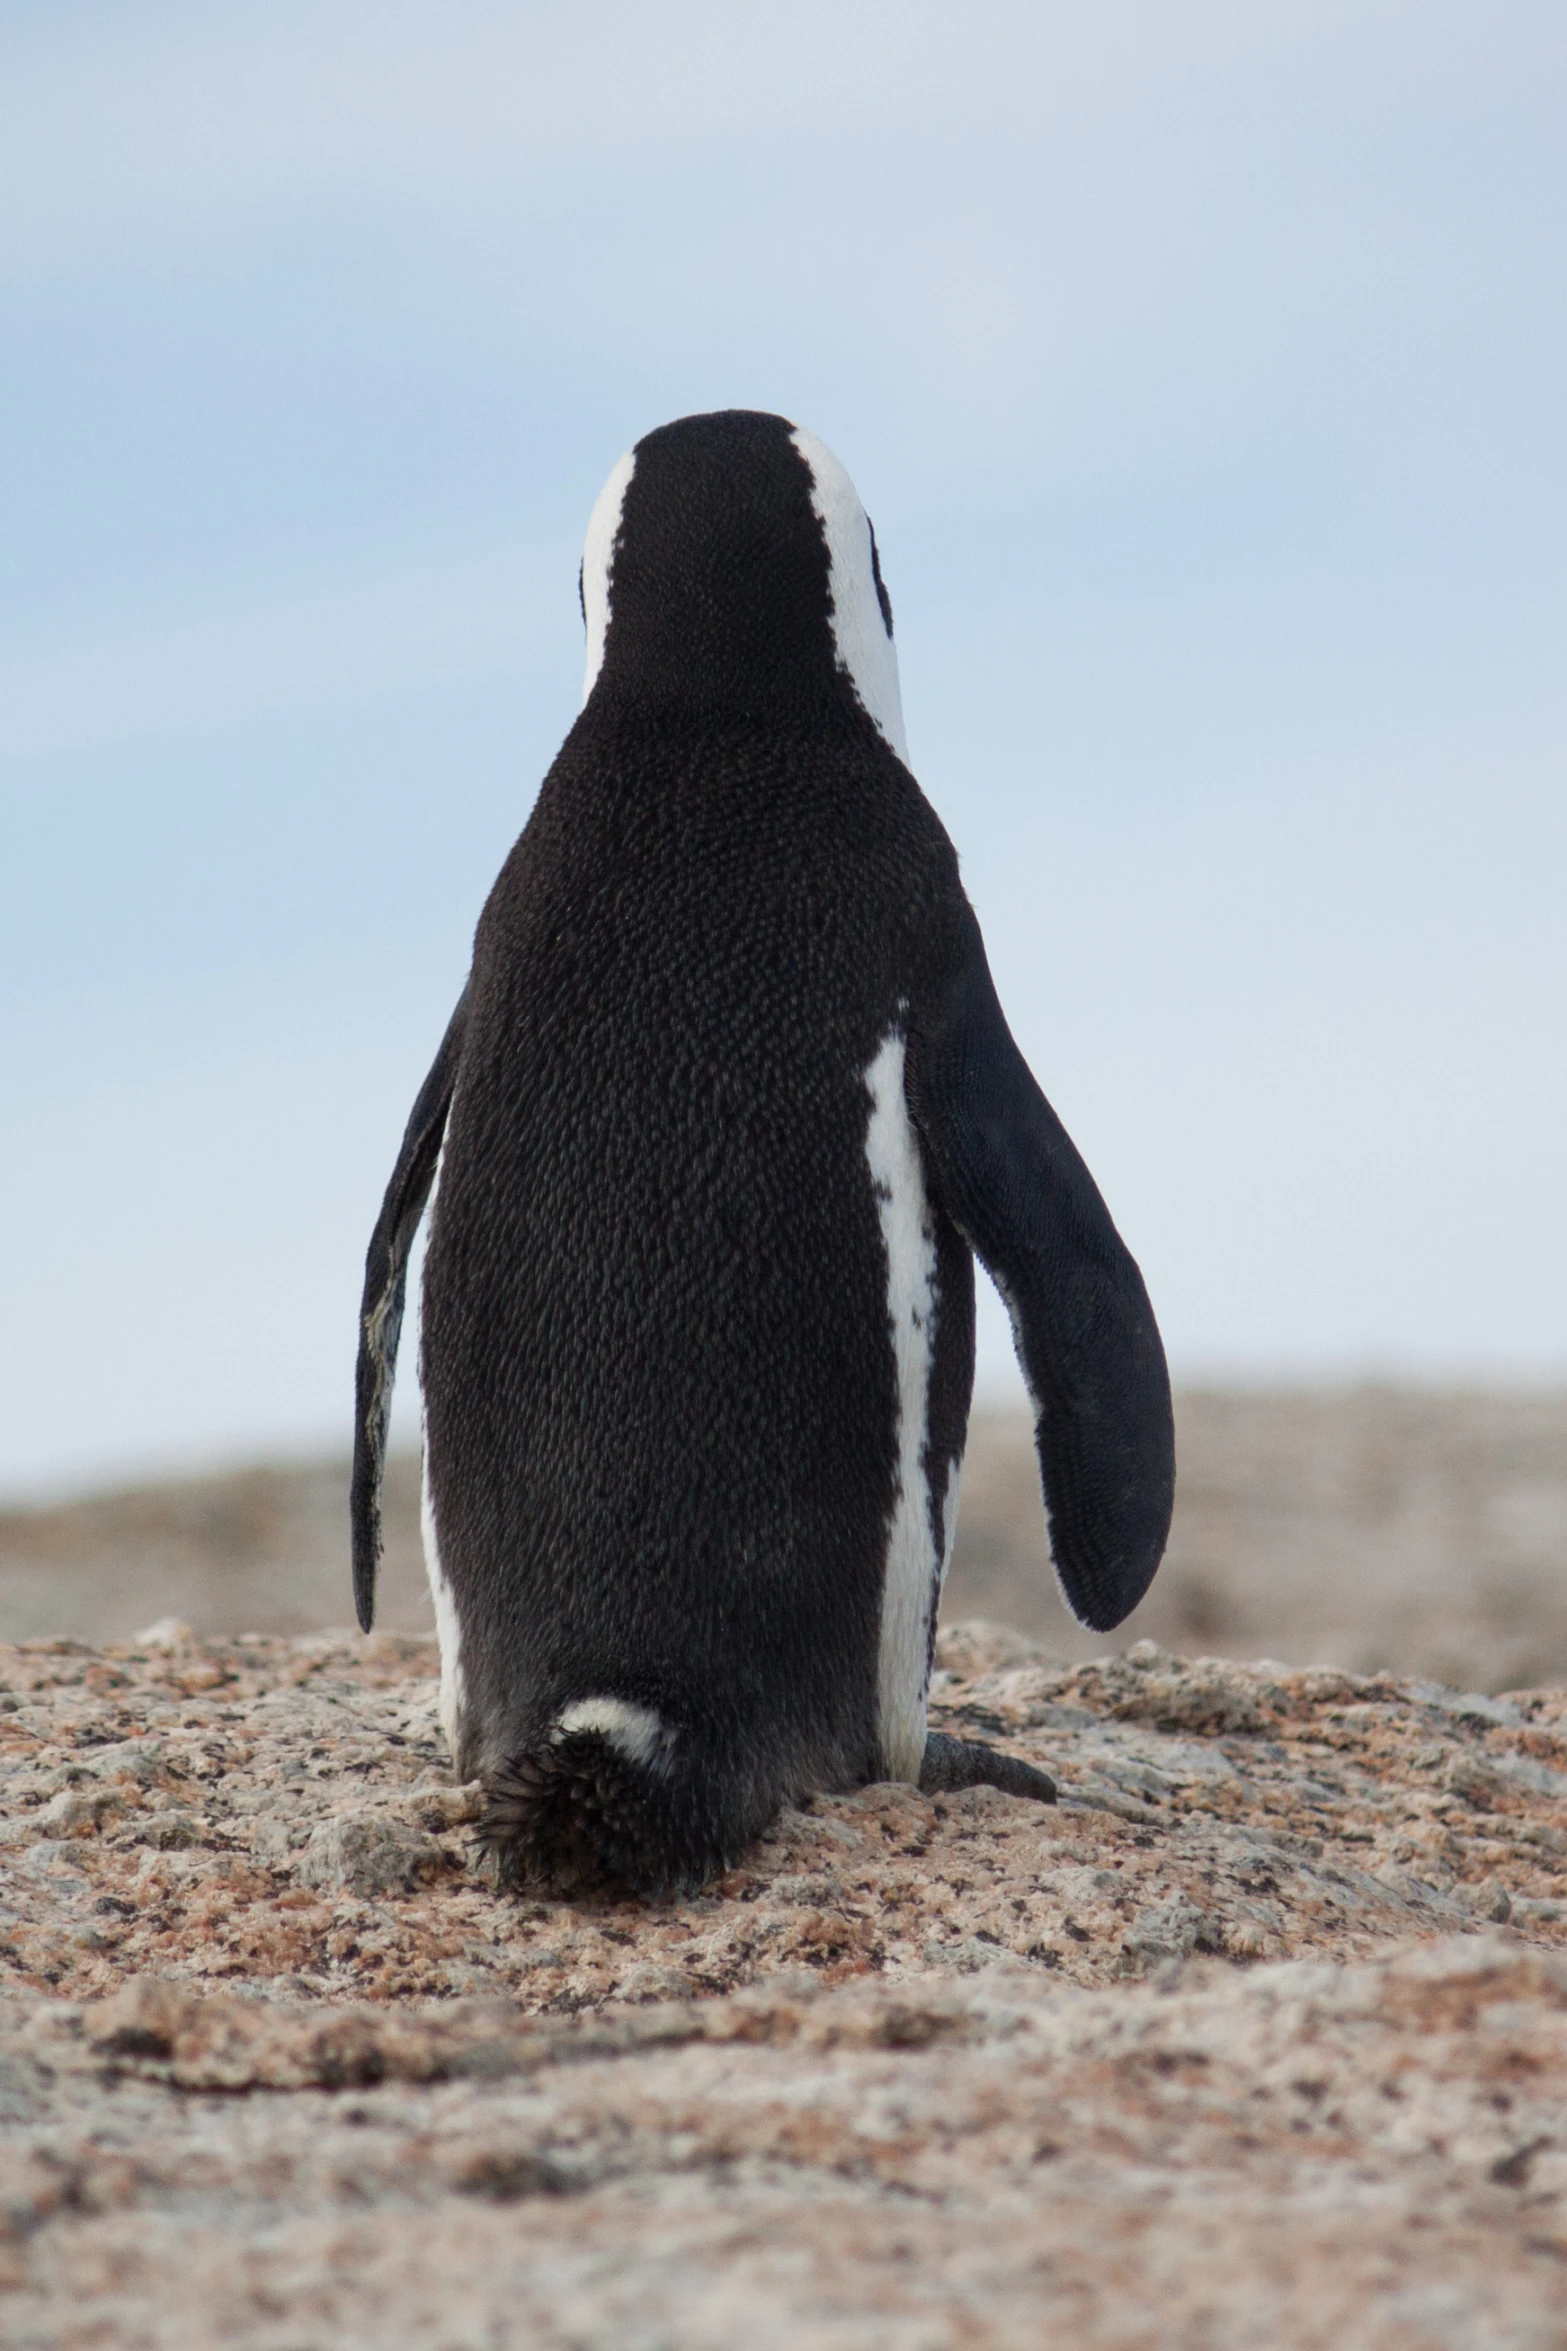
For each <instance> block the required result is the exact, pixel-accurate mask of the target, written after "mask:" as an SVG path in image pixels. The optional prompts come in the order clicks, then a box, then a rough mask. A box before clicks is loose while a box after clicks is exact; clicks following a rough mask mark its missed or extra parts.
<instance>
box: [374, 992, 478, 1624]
mask: <svg viewBox="0 0 1567 2351" xmlns="http://www.w3.org/2000/svg"><path fill="white" fill-rule="evenodd" d="M467 1017H468V991H467V989H466V988H465V989H464V990H463V993H462V995H461V997H460V998H459V1000H458V1005H457V1009H456V1011H455V1012H454V1013H453V1014H452V1017H451V1020H450V1022H449V1023H448V1026H447V1030H446V1034H445V1036H444V1037H443V1038H442V1039H441V1049H440V1051H439V1052H438V1053H437V1054H436V1056H435V1060H434V1063H433V1065H432V1067H431V1070H430V1074H429V1076H428V1077H427V1078H426V1079H425V1081H424V1084H423V1085H422V1086H421V1087H420V1089H419V1097H418V1100H417V1101H416V1102H415V1104H414V1106H413V1115H412V1116H411V1117H410V1119H409V1121H408V1127H407V1131H406V1132H405V1134H404V1136H403V1147H402V1149H401V1150H400V1151H399V1152H398V1154H397V1165H396V1166H395V1167H394V1168H393V1170H392V1180H391V1182H390V1183H389V1184H388V1185H387V1187H386V1198H385V1199H384V1200H383V1201H382V1203H381V1213H380V1215H379V1216H378V1217H377V1218H376V1225H375V1231H374V1232H373V1233H372V1234H371V1236H370V1248H369V1252H368V1254H367V1256H366V1258H365V1288H364V1297H363V1300H362V1301H361V1304H360V1308H359V1361H358V1364H357V1366H356V1367H355V1372H354V1479H353V1486H352V1489H351V1495H350V1501H349V1514H350V1517H351V1519H352V1523H353V1537H354V1610H355V1613H356V1615H357V1616H358V1618H359V1627H360V1630H361V1631H362V1632H366V1633H367V1632H368V1631H369V1630H370V1627H371V1625H372V1624H373V1623H374V1621H375V1571H376V1568H377V1566H378V1565H379V1563H380V1558H381V1473H382V1471H383V1469H384V1468H385V1465H386V1429H387V1422H388V1421H389V1419H390V1418H391V1411H392V1380H393V1377H394V1375H395V1373H396V1370H397V1342H398V1339H399V1338H400V1337H401V1335H402V1328H403V1295H404V1291H405V1290H406V1287H407V1282H408V1252H409V1250H410V1249H411V1248H412V1247H413V1239H414V1234H415V1233H416V1232H417V1231H418V1229H419V1219H420V1217H421V1216H422V1215H423V1214H424V1204H425V1202H426V1201H427V1200H428V1199H429V1197H430V1186H431V1184H432V1183H433V1182H434V1181H435V1169H436V1162H437V1161H438V1160H439V1158H440V1155H441V1143H442V1139H443V1138H444V1136H445V1133H446V1117H447V1113H448V1111H449V1110H450V1109H451V1106H452V1089H453V1086H454V1085H455V1083H456V1079H457V1064H458V1061H459V1059H460V1058H461V1054H462V1040H463V1030H464V1026H465V1024H466V1021H467Z"/></svg>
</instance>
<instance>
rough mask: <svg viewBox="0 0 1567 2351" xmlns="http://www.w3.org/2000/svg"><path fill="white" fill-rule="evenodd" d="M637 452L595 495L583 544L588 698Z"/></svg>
mask: <svg viewBox="0 0 1567 2351" xmlns="http://www.w3.org/2000/svg"><path fill="white" fill-rule="evenodd" d="M636 465H637V453H636V451H635V450H634V449H628V450H627V451H626V454H625V456H624V457H622V458H621V459H620V460H619V462H618V464H617V465H616V466H615V469H614V471H613V472H612V473H611V475H610V477H609V480H608V481H607V482H606V483H605V484H604V487H603V489H602V490H600V492H599V494H598V503H597V504H596V505H595V507H594V509H593V512H592V513H591V514H590V515H589V517H588V535H587V538H586V539H585V540H584V541H583V547H582V616H583V618H584V620H585V621H586V622H587V624H588V664H587V672H586V675H585V676H584V678H583V681H582V699H583V701H584V702H586V701H587V698H588V696H589V695H590V694H591V693H592V691H593V688H594V686H595V684H596V683H597V681H598V674H599V671H600V670H601V669H602V668H603V666H604V642H605V639H606V638H607V637H608V635H609V586H610V581H609V574H610V566H611V564H612V563H613V562H614V559H615V540H616V538H617V537H618V535H619V532H620V510H621V507H622V506H623V505H624V503H625V497H626V485H627V483H628V482H629V481H630V479H631V477H632V475H633V473H635V471H636Z"/></svg>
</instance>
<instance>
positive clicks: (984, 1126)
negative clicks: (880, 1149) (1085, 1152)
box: [907, 905, 1175, 1632]
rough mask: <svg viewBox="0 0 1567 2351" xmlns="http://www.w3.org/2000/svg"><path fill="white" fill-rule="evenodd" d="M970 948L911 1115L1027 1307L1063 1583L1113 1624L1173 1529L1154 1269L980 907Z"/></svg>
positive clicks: (973, 1238)
mask: <svg viewBox="0 0 1567 2351" xmlns="http://www.w3.org/2000/svg"><path fill="white" fill-rule="evenodd" d="M957 946H958V953H957V956H956V958H955V960H954V963H953V965H952V966H951V967H950V968H949V972H948V976H947V978H946V980H945V983H944V984H943V985H942V986H941V987H940V988H939V989H937V990H936V991H935V993H934V998H933V1001H932V1002H930V1003H929V1004H925V1005H917V1006H916V1007H915V1018H914V1020H913V1022H912V1023H911V1028H910V1034H909V1040H908V1059H907V1090H908V1102H909V1109H910V1113H911V1115H912V1117H913V1120H914V1124H915V1126H916V1128H917V1129H918V1131H919V1135H920V1138H921V1141H922V1142H923V1144H924V1146H925V1155H926V1161H927V1165H928V1168H929V1171H930V1176H931V1188H932V1190H933V1191H934V1193H935V1195H936V1197H937V1199H938V1200H939V1201H940V1203H941V1205H942V1207H943V1208H944V1209H945V1210H946V1212H947V1214H948V1215H949V1216H950V1217H951V1219H952V1221H953V1223H954V1224H955V1225H956V1226H957V1228H958V1230H959V1232H961V1233H962V1235H963V1237H964V1239H965V1240H966V1241H967V1242H968V1244H969V1246H970V1247H971V1248H972V1249H973V1250H974V1252H975V1254H976V1255H977V1256H978V1257H979V1259H980V1260H981V1262H982V1263H983V1265H984V1266H985V1268H986V1270H987V1271H988V1272H989V1273H990V1275H991V1277H992V1278H993V1280H994V1281H995V1284H996V1287H997V1289H998V1290H999V1291H1000V1292H1001V1295H1002V1297H1003V1298H1004V1299H1005V1300H1006V1303H1007V1307H1008V1309H1009V1311H1010V1313H1011V1316H1012V1331H1013V1336H1014V1338H1015V1340H1016V1343H1017V1352H1018V1360H1019V1362H1020V1364H1021V1365H1022V1369H1023V1376H1024V1378H1025V1379H1026V1380H1027V1382H1028V1388H1029V1393H1030V1395H1031V1397H1032V1398H1033V1403H1034V1422H1035V1425H1034V1441H1035V1445H1036V1447H1037V1449H1038V1453H1039V1468H1040V1476H1041V1479H1042V1481H1043V1484H1044V1490H1045V1508H1046V1512H1047V1514H1048V1517H1049V1522H1050V1548H1051V1553H1052V1556H1053V1557H1054V1560H1055V1564H1056V1572H1057V1574H1058V1575H1059V1576H1060V1579H1061V1586H1062V1590H1063V1591H1064V1592H1065V1594H1066V1597H1067V1600H1068V1602H1069V1603H1070V1605H1071V1608H1072V1610H1073V1613H1074V1614H1075V1615H1076V1616H1078V1617H1079V1618H1080V1619H1081V1620H1082V1622H1083V1623H1084V1624H1088V1625H1092V1626H1093V1627H1094V1628H1095V1630H1096V1631H1099V1632H1108V1631H1109V1630H1110V1628H1111V1626H1112V1625H1118V1624H1119V1623H1120V1622H1121V1619H1122V1618H1123V1617H1124V1616H1128V1615H1130V1613H1131V1611H1132V1610H1133V1609H1134V1608H1135V1607H1136V1605H1137V1603H1138V1601H1139V1600H1140V1599H1141V1598H1142V1596H1143V1594H1144V1593H1145V1592H1146V1591H1147V1589H1148V1586H1149V1585H1150V1583H1151V1582H1152V1581H1153V1577H1154V1571H1155V1569H1156V1568H1157V1567H1158V1565H1159V1561H1160V1559H1161V1558H1162V1556H1163V1554H1164V1546H1165V1540H1166V1537H1167V1536H1168V1534H1169V1531H1170V1511H1171V1507H1172V1504H1173V1502H1174V1499H1175V1429H1174V1422H1173V1419H1172V1415H1171V1408H1170V1376H1169V1372H1168V1370H1167V1369H1166V1366H1165V1360H1164V1347H1163V1344H1162V1342H1161V1340H1160V1337H1159V1329H1158V1325H1157V1324H1156V1322H1155V1321H1154V1315H1153V1308H1152V1306H1151V1305H1150V1304H1149V1302H1148V1292H1147V1290H1146V1289H1145V1288H1144V1287H1143V1277H1142V1275H1141V1274H1140V1273H1139V1272H1138V1270H1137V1266H1136V1263H1135V1261H1134V1260H1133V1258H1132V1256H1131V1253H1130V1251H1129V1250H1128V1249H1127V1247H1126V1244H1125V1242H1124V1241H1123V1240H1122V1239H1121V1236H1120V1234H1119V1233H1118V1232H1117V1231H1116V1229H1115V1226H1114V1225H1113V1224H1112V1223H1111V1221H1110V1211H1109V1210H1108V1208H1106V1206H1105V1204H1104V1202H1103V1200H1102V1199H1101V1198H1100V1196H1099V1191H1098V1188H1097V1186H1096V1185H1095V1183H1094V1179H1093V1177H1092V1176H1091V1175H1090V1174H1089V1172H1088V1170H1087V1168H1086V1167H1085V1166H1084V1165H1083V1162H1082V1160H1081V1158H1080V1157H1079V1156H1078V1153H1077V1151H1076V1149H1075V1147H1074V1145H1073V1143H1072V1139H1071V1137H1070V1136H1069V1135H1068V1133H1067V1131H1066V1129H1065V1128H1064V1127H1063V1126H1062V1124H1061V1121H1060V1120H1059V1119H1058V1118H1057V1116H1056V1114H1055V1112H1054V1111H1053V1110H1052V1109H1051V1107H1050V1105H1049V1103H1048V1102H1047V1101H1046V1100H1045V1097H1044V1095H1043V1094H1042V1093H1041V1092H1040V1090H1039V1088H1038V1086H1037V1085H1036V1084H1035V1083H1034V1079H1033V1075H1032V1073H1031V1071H1030V1070H1029V1066H1028V1064H1027V1062H1026V1061H1025V1060H1024V1059H1023V1056H1022V1054H1021V1053H1020V1052H1019V1051H1018V1049H1017V1046H1016V1045H1015V1044H1014V1042H1013V1040H1012V1035H1011V1032H1010V1030H1009V1029H1008V1027H1007V1024H1006V1018H1005V1015H1004V1014H1003V1012H1002V1010H1001V1006H1000V1004H999V1003H998V1001H997V998H996V991H995V986H994V983H993V982H992V980H991V977H990V968H989V965H988V964H987V963H986V961H985V946H984V941H983V940H982V939H981V937H980V932H979V924H978V922H977V920H976V919H975V917H974V914H973V911H972V909H971V908H969V907H967V906H966V905H965V908H964V917H963V929H962V933H961V935H960V937H959V940H958V942H957Z"/></svg>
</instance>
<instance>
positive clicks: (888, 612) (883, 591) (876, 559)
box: [865, 515, 892, 638]
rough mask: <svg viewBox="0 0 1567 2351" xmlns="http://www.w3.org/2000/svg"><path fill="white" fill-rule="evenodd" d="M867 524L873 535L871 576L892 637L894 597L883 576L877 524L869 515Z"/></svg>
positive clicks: (883, 618) (883, 617)
mask: <svg viewBox="0 0 1567 2351" xmlns="http://www.w3.org/2000/svg"><path fill="white" fill-rule="evenodd" d="M865 526H866V529H867V530H868V531H869V532H870V535H871V578H872V579H873V580H874V581H875V582H876V601H877V603H878V604H879V605H880V606H881V617H882V620H883V622H884V624H885V626H886V630H887V635H888V636H889V638H890V637H891V635H892V598H891V597H890V596H889V595H888V593H887V587H886V582H885V581H884V580H883V578H882V576H881V557H880V555H879V554H878V553H877V552H876V525H875V524H874V523H873V522H872V521H871V518H870V516H869V515H867V516H866V517H865Z"/></svg>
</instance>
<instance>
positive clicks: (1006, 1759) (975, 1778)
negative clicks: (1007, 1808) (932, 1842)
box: [920, 1731, 1056, 1804]
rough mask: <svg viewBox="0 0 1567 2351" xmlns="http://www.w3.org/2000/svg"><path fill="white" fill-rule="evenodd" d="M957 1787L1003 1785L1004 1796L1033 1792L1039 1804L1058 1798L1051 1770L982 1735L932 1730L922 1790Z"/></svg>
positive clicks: (946, 1791) (922, 1768)
mask: <svg viewBox="0 0 1567 2351" xmlns="http://www.w3.org/2000/svg"><path fill="white" fill-rule="evenodd" d="M954 1788H999V1789H1000V1790H1001V1792H1002V1794H1003V1795H1004V1796H1031V1797H1032V1798H1033V1800H1034V1802H1035V1803H1036V1804H1053V1803H1054V1802H1055V1800H1056V1784H1055V1781H1054V1780H1053V1779H1052V1778H1051V1777H1050V1774H1049V1773H1048V1772H1047V1771H1036V1770H1035V1768H1034V1766H1033V1765H1032V1764H1031V1763H1023V1762H1020V1761H1019V1759H1018V1757H1017V1756H1015V1755H1003V1754H1002V1753H1001V1751H1000V1749H999V1748H996V1747H987V1746H985V1745H984V1744H983V1743H982V1742H981V1741H980V1740H978V1739H949V1738H948V1737H947V1735H946V1733H945V1732H944V1731H932V1732H931V1733H930V1734H929V1736H928V1737H927V1739H926V1741H925V1760H924V1762H923V1763H922V1764H921V1765H920V1792H921V1794H922V1795H926V1796H939V1795H946V1794H949V1793H950V1792H951V1791H952V1790H953V1789H954Z"/></svg>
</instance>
